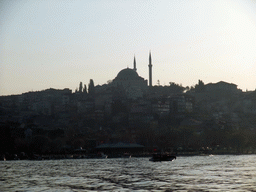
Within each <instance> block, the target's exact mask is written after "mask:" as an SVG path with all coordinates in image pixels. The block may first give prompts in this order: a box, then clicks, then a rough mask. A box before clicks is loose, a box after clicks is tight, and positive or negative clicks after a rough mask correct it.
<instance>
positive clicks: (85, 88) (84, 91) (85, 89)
mask: <svg viewBox="0 0 256 192" xmlns="http://www.w3.org/2000/svg"><path fill="white" fill-rule="evenodd" d="M83 93H85V94H87V87H86V85H85V84H84V89H83Z"/></svg>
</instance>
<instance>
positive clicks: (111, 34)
mask: <svg viewBox="0 0 256 192" xmlns="http://www.w3.org/2000/svg"><path fill="white" fill-rule="evenodd" d="M150 50H151V53H152V62H153V84H154V85H155V84H157V80H159V81H160V84H161V85H168V84H169V82H175V83H178V84H182V85H183V86H192V85H195V84H197V82H198V79H201V80H203V82H204V83H210V82H212V83H216V82H218V81H226V82H228V83H234V84H237V85H238V88H240V89H242V90H244V91H245V90H246V89H248V90H255V88H256V1H251V0H230V1H228V0H227V1H225V0H219V1H218V0H214V1H213V0H209V1H208V0H166V1H164V0H163V1H161V0H154V1H153V0H144V1H132V0H129V1H127V0H123V1H120V0H115V1H111V0H104V1H103V0H85V1H83V0H42V1H39V0H27V1H22V0H20V1H14V0H6V1H3V0H2V1H1V2H0V58H1V59H0V95H10V94H21V93H24V92H28V91H39V90H43V89H48V88H56V89H63V88H70V89H72V90H73V91H74V90H75V88H77V87H78V85H79V82H80V81H82V82H83V83H84V84H88V83H89V80H90V79H93V80H94V84H95V85H98V84H99V85H102V84H104V83H107V81H108V80H112V79H114V78H115V77H116V75H117V73H118V72H119V71H120V70H122V69H124V68H127V66H128V67H130V68H132V67H133V57H134V55H135V56H136V61H137V72H138V74H139V75H140V76H142V77H144V78H145V79H148V56H149V51H150Z"/></svg>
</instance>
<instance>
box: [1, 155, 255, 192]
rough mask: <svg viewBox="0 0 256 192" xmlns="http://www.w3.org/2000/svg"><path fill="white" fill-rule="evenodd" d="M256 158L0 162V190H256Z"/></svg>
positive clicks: (217, 157) (215, 157)
mask: <svg viewBox="0 0 256 192" xmlns="http://www.w3.org/2000/svg"><path fill="white" fill-rule="evenodd" d="M255 160H256V155H238V156H236V155H216V156H193V157H177V160H175V161H172V162H151V161H149V158H130V159H125V158H123V159H122V158H119V159H66V160H46V161H27V160H26V161H5V162H4V161H2V162H0V191H67V192H69V191H232V192H233V191H256V161H255Z"/></svg>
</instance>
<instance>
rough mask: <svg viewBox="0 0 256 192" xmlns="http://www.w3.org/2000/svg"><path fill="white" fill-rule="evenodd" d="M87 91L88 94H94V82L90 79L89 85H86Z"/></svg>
mask: <svg viewBox="0 0 256 192" xmlns="http://www.w3.org/2000/svg"><path fill="white" fill-rule="evenodd" d="M88 93H89V94H90V95H94V93H95V90H94V82H93V80H92V79H90V83H89V87H88Z"/></svg>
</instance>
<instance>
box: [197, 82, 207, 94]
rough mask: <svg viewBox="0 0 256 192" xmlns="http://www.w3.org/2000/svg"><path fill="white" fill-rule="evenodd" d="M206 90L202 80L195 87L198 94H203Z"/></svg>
mask: <svg viewBox="0 0 256 192" xmlns="http://www.w3.org/2000/svg"><path fill="white" fill-rule="evenodd" d="M204 90H205V85H204V82H203V81H202V80H200V79H199V80H198V84H197V85H195V92H197V93H202V92H204Z"/></svg>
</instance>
